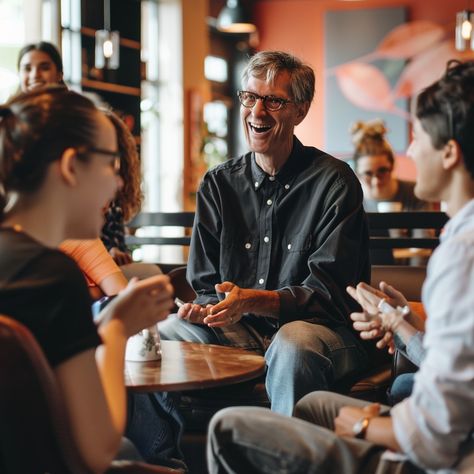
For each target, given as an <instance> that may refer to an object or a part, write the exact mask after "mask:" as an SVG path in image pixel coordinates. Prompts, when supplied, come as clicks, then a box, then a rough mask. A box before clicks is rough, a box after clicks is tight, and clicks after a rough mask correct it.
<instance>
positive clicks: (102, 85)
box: [81, 78, 141, 97]
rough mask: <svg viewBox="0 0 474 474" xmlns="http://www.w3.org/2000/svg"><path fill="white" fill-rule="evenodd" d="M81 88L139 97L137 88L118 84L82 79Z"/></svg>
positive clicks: (139, 93)
mask: <svg viewBox="0 0 474 474" xmlns="http://www.w3.org/2000/svg"><path fill="white" fill-rule="evenodd" d="M81 86H82V87H89V88H91V89H97V90H100V91H105V92H115V93H116V94H126V95H131V96H135V97H140V96H141V90H140V88H139V87H130V86H121V85H120V84H114V83H111V82H103V81H95V80H92V79H87V78H82V80H81Z"/></svg>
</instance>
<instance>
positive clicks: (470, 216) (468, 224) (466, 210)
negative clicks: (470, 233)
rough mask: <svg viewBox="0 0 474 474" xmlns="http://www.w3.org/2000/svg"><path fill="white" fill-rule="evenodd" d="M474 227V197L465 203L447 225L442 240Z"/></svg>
mask: <svg viewBox="0 0 474 474" xmlns="http://www.w3.org/2000/svg"><path fill="white" fill-rule="evenodd" d="M470 228H474V199H471V200H470V201H469V202H468V203H467V204H465V205H464V206H463V207H462V208H461V209H460V210H459V211H458V212H457V213H456V214H455V215H454V216H453V217H452V218H451V219H450V220H449V221H448V223H447V224H446V225H445V227H444V231H443V233H442V234H441V236H440V240H441V242H443V241H445V240H447V239H449V238H451V237H453V236H455V235H456V234H459V233H460V232H462V231H465V230H467V229H470Z"/></svg>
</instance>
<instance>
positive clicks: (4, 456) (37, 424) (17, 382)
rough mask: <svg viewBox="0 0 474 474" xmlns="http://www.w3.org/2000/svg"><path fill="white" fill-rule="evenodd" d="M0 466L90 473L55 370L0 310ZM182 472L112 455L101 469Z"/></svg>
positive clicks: (12, 473) (10, 473) (110, 473)
mask: <svg viewBox="0 0 474 474" xmlns="http://www.w3.org/2000/svg"><path fill="white" fill-rule="evenodd" d="M0 420H1V421H0V440H1V441H0V472H2V473H5V474H17V473H28V474H36V473H50V474H91V471H90V469H88V468H87V466H86V465H85V463H84V462H83V460H82V458H81V455H80V453H79V451H78V450H77V448H76V446H75V444H74V442H73V439H72V435H71V432H70V429H69V425H68V421H67V417H66V409H65V406H64V401H63V399H62V396H61V394H60V392H59V388H58V385H57V382H56V378H55V375H54V373H53V371H52V369H51V367H50V366H49V364H48V362H47V360H46V358H45V356H44V354H43V351H42V350H41V348H40V347H39V345H38V343H37V342H36V340H35V338H34V337H33V335H32V334H31V332H30V331H29V330H28V329H27V328H26V327H25V326H24V325H22V324H21V323H19V322H18V321H16V320H14V319H12V318H9V317H7V316H3V315H0ZM179 472H182V471H180V470H176V469H169V468H166V467H160V466H152V465H148V464H145V463H142V462H132V461H117V462H114V463H112V465H111V466H110V469H108V470H107V474H119V473H130V474H131V473H134V474H140V473H143V474H146V473H150V474H151V473H161V474H173V473H174V474H177V473H179Z"/></svg>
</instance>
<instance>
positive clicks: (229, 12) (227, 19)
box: [217, 0, 257, 33]
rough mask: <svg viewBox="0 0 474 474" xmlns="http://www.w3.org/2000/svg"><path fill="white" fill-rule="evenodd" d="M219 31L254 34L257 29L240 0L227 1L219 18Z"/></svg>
mask: <svg viewBox="0 0 474 474" xmlns="http://www.w3.org/2000/svg"><path fill="white" fill-rule="evenodd" d="M217 29H218V30H219V31H223V32H225V33H254V32H255V31H257V27H256V26H255V25H254V24H253V23H252V22H251V21H250V17H249V16H248V14H247V12H246V11H245V8H244V7H243V5H242V4H241V3H240V1H239V0H227V2H226V6H225V7H224V8H223V9H222V10H221V12H220V13H219V16H218V17H217Z"/></svg>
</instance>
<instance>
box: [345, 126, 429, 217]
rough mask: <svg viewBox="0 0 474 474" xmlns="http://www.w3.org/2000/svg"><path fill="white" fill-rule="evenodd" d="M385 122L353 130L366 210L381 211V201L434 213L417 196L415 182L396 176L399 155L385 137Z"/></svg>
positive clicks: (355, 158) (408, 209) (355, 160)
mask: <svg viewBox="0 0 474 474" xmlns="http://www.w3.org/2000/svg"><path fill="white" fill-rule="evenodd" d="M386 134H387V128H386V127H385V123H384V122H383V120H380V119H375V120H371V121H368V122H363V121H358V122H355V123H354V124H353V125H352V127H351V135H352V143H353V144H354V155H353V159H354V164H355V171H356V173H357V176H359V179H360V182H361V184H362V189H363V191H364V208H365V210H366V211H367V212H377V211H378V210H379V206H378V204H379V203H381V202H387V201H389V202H397V203H400V204H401V208H399V209H398V210H399V211H402V210H403V211H421V210H430V206H429V204H428V203H426V202H425V201H422V200H420V199H418V198H417V197H416V196H415V193H414V191H413V190H414V187H415V183H414V182H411V181H403V180H400V179H398V178H397V177H396V176H395V173H394V166H395V156H394V153H393V150H392V147H391V146H390V144H389V143H388V141H387V139H386V138H385V136H386Z"/></svg>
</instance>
